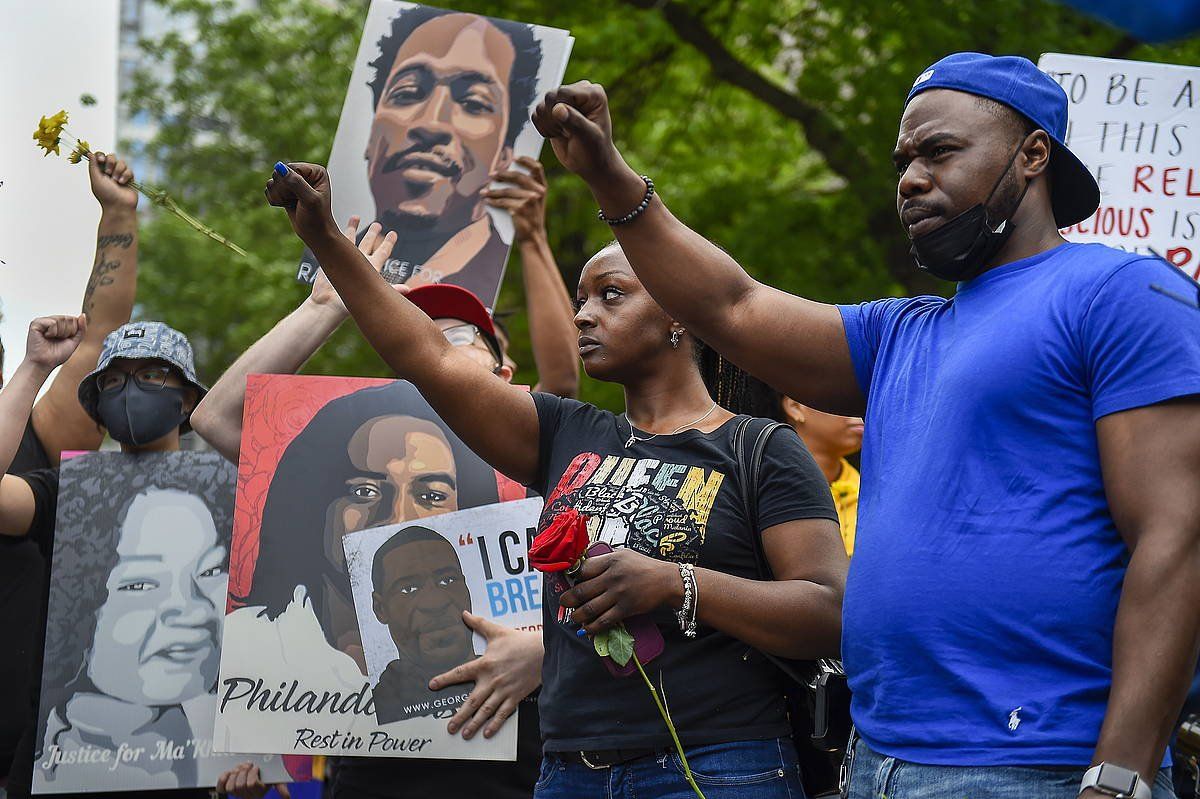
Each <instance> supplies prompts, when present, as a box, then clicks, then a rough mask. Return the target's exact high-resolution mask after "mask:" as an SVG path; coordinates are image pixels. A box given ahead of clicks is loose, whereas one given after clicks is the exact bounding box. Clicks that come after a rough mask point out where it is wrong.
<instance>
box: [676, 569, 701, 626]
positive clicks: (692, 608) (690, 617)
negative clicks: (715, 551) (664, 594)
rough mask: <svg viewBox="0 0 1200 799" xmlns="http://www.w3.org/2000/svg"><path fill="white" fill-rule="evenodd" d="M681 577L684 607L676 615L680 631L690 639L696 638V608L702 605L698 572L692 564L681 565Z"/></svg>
mask: <svg viewBox="0 0 1200 799" xmlns="http://www.w3.org/2000/svg"><path fill="white" fill-rule="evenodd" d="M679 577H680V578H681V579H682V580H683V605H682V606H681V607H680V608H679V611H678V612H677V613H676V614H675V618H676V619H678V621H679V629H680V630H682V631H683V634H684V635H686V636H687V637H688V638H695V637H696V608H697V607H699V605H700V592H699V591H698V590H697V588H696V572H695V571H694V570H693V569H692V564H690V563H680V564H679Z"/></svg>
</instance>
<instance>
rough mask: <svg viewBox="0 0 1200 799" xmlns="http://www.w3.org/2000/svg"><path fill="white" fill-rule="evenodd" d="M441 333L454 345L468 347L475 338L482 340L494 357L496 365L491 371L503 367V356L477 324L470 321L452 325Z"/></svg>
mask: <svg viewBox="0 0 1200 799" xmlns="http://www.w3.org/2000/svg"><path fill="white" fill-rule="evenodd" d="M442 335H443V336H445V337H446V341H449V342H450V343H451V344H452V345H454V346H455V347H470V346H472V345H474V344H475V342H476V340H482V341H483V345H484V346H485V347H487V351H488V352H489V353H491V355H492V357H493V358H495V359H496V367H495V368H494V369H492V371H493V372H497V373H498V372H499V371H500V369H502V368H503V367H504V358H503V357H501V355H500V353H499V352H497V347H496V345H495V344H493V343H492V339H491V338H490V337H488V336H487V334H485V333H484V332H483V331H482V330H480V329H479V326H478V325H474V324H471V323H470V322H463V323H462V324H460V325H452V326H451V327H447V328H445V329H444V330H442Z"/></svg>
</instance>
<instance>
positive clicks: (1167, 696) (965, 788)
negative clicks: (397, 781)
mask: <svg viewBox="0 0 1200 799" xmlns="http://www.w3.org/2000/svg"><path fill="white" fill-rule="evenodd" d="M914 77H915V81H914V82H913V84H912V86H911V89H909V90H906V92H905V96H904V97H902V98H897V99H898V100H903V101H904V110H903V114H902V117H901V119H900V124H899V131H898V135H897V137H896V142H895V145H894V149H893V152H892V154H891V155H892V160H893V164H894V167H895V171H896V197H895V200H896V210H897V213H898V215H899V217H900V223H901V225H902V227H903V229H904V231H905V233H906V235H907V236H908V238H909V240H910V241H911V246H912V252H913V256H914V258H915V260H916V262H917V264H918V265H919V266H920V267H921V268H922V269H924V270H926V271H927V272H928V273H929V274H931V275H933V276H936V277H938V278H941V279H944V280H946V281H948V282H949V283H950V284H953V285H948V286H947V289H948V290H953V292H954V293H953V296H952V297H950V298H949V299H946V298H943V297H935V296H925V297H914V298H910V299H884V300H879V301H876V302H865V303H860V304H854V305H832V304H826V303H821V302H814V301H811V300H807V299H803V298H800V297H796V296H793V295H790V294H787V293H785V292H782V291H778V290H776V289H773V288H771V287H769V286H765V285H763V284H761V283H758V282H757V281H755V280H754V279H753V278H751V277H750V276H749V275H748V274H746V272H745V271H744V270H743V269H742V268H741V267H740V266H739V265H738V264H737V263H736V262H735V261H734V260H733V258H732V257H730V256H729V255H728V254H726V253H724V252H723V251H721V250H720V249H719V248H718V247H716V246H714V245H713V244H711V243H710V242H708V241H707V240H705V239H704V238H703V237H702V236H700V235H698V234H696V233H695V232H693V231H691V230H689V229H688V228H687V227H686V225H684V224H683V223H682V222H680V221H679V220H678V219H676V218H675V217H674V216H672V215H671V213H670V212H669V211H668V210H667V207H666V205H665V203H664V202H663V200H662V197H661V195H660V194H658V193H657V192H656V190H655V188H656V187H655V185H654V183H653V182H652V180H651V179H650V178H649V177H643V176H641V175H639V174H638V173H637V172H635V171H634V170H633V169H631V168H630V167H629V165H628V164H626V163H625V161H624V159H623V158H622V157H621V154H620V152H619V151H618V150H617V149H616V146H615V145H614V143H613V141H614V139H613V132H612V120H611V117H610V115H609V111H608V100H607V98H606V96H605V94H604V91H603V89H602V88H601V87H600V86H597V85H595V84H592V83H588V82H586V81H585V82H581V83H575V84H572V85H570V86H563V87H560V88H559V89H556V90H554V91H551V92H549V93H548V94H547V95H546V97H545V98H544V100H543V102H542V103H541V104H540V105H539V106H538V107H537V109H536V110H535V112H534V124H535V126H536V127H537V128H538V131H539V132H540V133H542V134H543V135H544V136H545V137H546V138H547V139H549V141H550V143H551V145H552V146H553V148H554V151H555V154H556V155H557V156H558V158H559V160H560V161H561V162H562V163H563V165H564V166H565V167H566V168H567V169H569V170H570V171H572V172H575V173H576V174H578V175H580V176H581V177H582V178H583V179H584V180H585V181H586V182H587V183H588V186H589V188H590V189H591V191H592V194H593V196H595V198H596V200H597V203H598V205H599V207H600V212H601V219H602V220H606V221H609V222H610V223H612V224H613V226H614V227H613V230H614V232H615V233H616V236H617V239H618V240H619V241H620V243H621V247H622V249H623V250H624V252H625V254H626V255H627V256H628V258H629V261H630V263H631V264H632V266H633V268H634V270H635V272H636V273H637V276H638V278H640V280H641V281H642V283H643V284H644V285H645V287H646V289H647V290H648V291H649V292H650V294H651V295H652V296H653V297H654V299H655V300H656V301H657V302H658V303H659V304H660V305H661V306H662V307H663V309H664V310H665V311H666V312H667V313H668V314H670V315H671V316H672V317H673V318H675V319H676V320H677V321H678V322H679V323H680V324H682V325H684V326H686V328H687V330H688V331H689V333H691V334H692V335H695V336H697V337H698V338H700V339H702V340H703V341H705V342H706V343H707V344H709V345H711V346H712V347H714V348H715V349H716V350H717V351H718V352H720V353H721V354H722V355H723V356H725V357H726V358H728V359H729V360H731V361H733V362H734V363H737V364H738V365H739V366H741V367H744V368H746V369H747V370H748V371H750V372H751V373H752V374H754V375H755V376H756V377H758V378H760V379H762V380H764V381H765V382H766V383H768V384H770V385H772V386H773V387H775V388H776V389H778V390H780V391H782V392H783V393H785V394H787V395H788V396H790V397H794V398H795V399H796V400H797V401H799V402H802V403H804V404H805V405H807V406H810V407H815V408H817V409H819V410H823V411H826V412H831V413H836V414H842V415H854V416H865V417H866V418H867V420H868V421H867V426H866V433H865V438H864V442H863V449H862V483H861V494H860V504H859V516H858V528H857V538H856V543H855V553H854V561H853V565H852V566H851V568H850V572H849V577H848V581H847V584H846V593H845V602H844V612H843V617H842V622H843V633H842V657H843V659H844V663H845V670H846V673H847V676H848V678H849V682H850V687H851V689H852V691H853V700H852V707H851V712H852V716H853V719H854V722H855V725H856V727H857V730H858V734H859V737H858V739H857V742H856V743H852V744H851V747H850V753H849V754H850V757H849V760H848V765H849V769H848V771H849V784H848V786H847V791H848V794H849V796H850V797H852V798H853V799H862V798H864V797H868V796H870V797H878V796H880V795H881V794H886V795H887V796H888V797H889V798H890V799H911V797H922V799H950V797H953V799H961V797H963V796H991V797H1008V796H1014V797H1015V796H1036V797H1039V799H1057V798H1058V797H1062V799H1068V798H1070V799H1073V798H1074V797H1075V796H1077V795H1079V796H1085V797H1089V798H1090V797H1098V796H1115V795H1122V796H1132V797H1138V799H1147V798H1148V797H1151V796H1153V797H1154V799H1159V798H1160V797H1166V796H1170V795H1171V789H1170V782H1169V779H1167V776H1166V775H1167V771H1168V770H1169V769H1165V768H1164V767H1165V766H1169V765H1170V760H1169V757H1164V748H1165V746H1166V742H1167V740H1168V739H1169V738H1170V736H1171V732H1172V724H1173V722H1174V720H1175V719H1176V718H1177V716H1178V711H1179V708H1180V705H1181V704H1182V701H1183V697H1184V695H1185V693H1186V690H1187V686H1188V684H1189V683H1190V681H1191V677H1192V674H1193V672H1194V669H1195V660H1196V647H1197V641H1198V640H1200V615H1198V614H1196V612H1195V608H1196V606H1197V603H1200V555H1198V554H1197V553H1200V492H1197V491H1196V490H1195V487H1196V485H1197V483H1198V482H1200V459H1197V458H1196V453H1197V452H1200V401H1198V400H1197V396H1200V325H1197V324H1196V318H1195V313H1194V310H1193V309H1191V308H1189V307H1188V306H1187V305H1185V304H1183V303H1179V302H1176V301H1175V300H1174V299H1172V298H1171V297H1170V296H1168V294H1169V293H1174V294H1181V295H1189V296H1191V295H1194V293H1195V291H1196V287H1195V284H1194V283H1192V282H1191V281H1190V280H1189V279H1188V278H1187V277H1186V276H1185V275H1183V274H1182V273H1181V272H1180V271H1179V270H1177V269H1175V268H1174V267H1171V266H1170V265H1169V264H1167V263H1165V262H1164V261H1162V260H1161V259H1158V258H1155V257H1150V256H1146V255H1140V254H1137V253H1131V252H1125V251H1122V250H1117V249H1113V248H1109V247H1106V246H1103V245H1100V244H1075V243H1070V242H1067V241H1065V240H1064V238H1063V237H1062V236H1061V235H1060V233H1059V230H1060V229H1061V228H1062V227H1065V226H1067V225H1070V224H1072V223H1074V222H1077V221H1079V220H1081V219H1084V218H1086V217H1087V216H1089V215H1090V214H1092V213H1094V212H1095V210H1096V208H1097V206H1098V204H1099V201H1100V192H1099V190H1098V188H1097V185H1096V181H1095V179H1094V178H1093V176H1092V175H1091V174H1090V173H1089V171H1088V169H1087V168H1086V167H1085V166H1084V164H1083V163H1082V162H1081V161H1080V160H1079V159H1078V158H1077V157H1076V156H1075V155H1074V154H1072V153H1071V151H1070V149H1069V148H1068V147H1067V139H1066V125H1067V111H1068V100H1067V96H1066V94H1065V92H1064V91H1063V89H1062V88H1061V87H1060V86H1059V85H1058V84H1057V82H1055V81H1054V80H1053V79H1052V78H1050V77H1049V76H1047V75H1046V74H1044V73H1042V72H1041V71H1039V70H1038V69H1037V67H1036V66H1035V65H1034V64H1033V63H1032V62H1031V61H1029V60H1028V59H1026V58H1021V57H1016V56H1001V57H996V56H991V55H985V54H981V53H955V54H953V55H949V56H947V57H945V58H943V59H941V60H939V61H937V62H936V63H934V64H932V65H930V66H929V67H928V68H927V69H925V70H923V71H922V72H921V73H920V74H918V75H916V76H914ZM880 155H882V153H881V154H880ZM665 188H666V187H664V190H665ZM547 796H549V794H547ZM539 799H541V795H540V793H539Z"/></svg>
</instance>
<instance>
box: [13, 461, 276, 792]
mask: <svg viewBox="0 0 1200 799" xmlns="http://www.w3.org/2000/svg"><path fill="white" fill-rule="evenodd" d="M60 474H61V481H60V492H59V500H58V519H57V525H56V528H55V530H56V531H55V538H54V550H53V555H52V557H53V563H52V571H51V574H52V575H53V579H52V580H51V582H50V596H49V605H48V610H47V622H46V649H45V665H44V667H43V677H42V693H41V702H40V707H39V713H38V737H37V752H36V762H35V769H34V783H33V792H34V793H38V794H47V793H68V792H70V793H74V792H80V791H113V790H128V791H136V790H150V789H159V788H202V787H212V786H214V785H215V784H216V781H217V778H218V777H219V776H220V775H221V773H222V772H224V771H226V770H228V769H230V768H232V767H233V766H234V765H236V764H237V763H239V762H244V761H245V759H246V758H245V757H244V756H242V757H232V756H221V755H217V754H214V751H213V746H212V730H213V723H214V717H215V714H216V706H217V694H216V689H217V668H218V664H219V660H220V640H221V623H222V620H223V610H224V607H225V604H226V582H227V579H228V562H229V548H230V535H231V530H232V523H233V500H234V493H233V492H234V478H235V473H234V468H233V466H232V465H230V464H228V463H227V462H226V461H225V460H224V459H222V458H221V457H220V456H218V455H217V454H216V453H213V452H209V453H200V452H170V453H154V454H147V455H126V454H122V453H117V452H101V453H91V454H87V455H82V456H79V457H76V458H72V459H70V460H67V461H64V463H63V465H62V470H61V473H60ZM251 759H257V761H258V762H259V764H260V765H261V767H262V768H263V772H264V775H265V776H266V777H267V778H268V779H269V780H273V781H287V780H288V779H289V777H288V774H287V771H286V770H285V768H284V765H283V762H282V760H281V758H280V757H278V756H274V755H272V756H256V757H254V758H251Z"/></svg>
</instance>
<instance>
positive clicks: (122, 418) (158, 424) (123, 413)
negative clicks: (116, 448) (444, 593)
mask: <svg viewBox="0 0 1200 799" xmlns="http://www.w3.org/2000/svg"><path fill="white" fill-rule="evenodd" d="M183 397H184V390H183V389H182V388H174V387H172V386H163V387H162V388H160V389H158V390H157V391H147V390H146V389H144V388H142V387H141V386H139V385H138V384H137V381H136V380H134V379H133V378H132V377H130V378H129V379H127V380H126V381H125V385H124V386H122V387H121V389H120V390H118V391H113V392H111V393H107V394H101V395H100V401H99V402H98V403H97V406H96V413H97V415H99V417H100V422H101V423H102V424H103V425H104V427H105V429H106V430H108V434H109V435H110V436H112V437H113V440H114V441H119V442H121V443H122V444H128V445H130V446H134V447H141V446H145V445H146V444H149V443H151V442H152V441H157V440H158V439H160V438H162V437H163V436H165V435H166V434H167V433H169V432H171V431H172V430H174V429H175V428H176V427H179V425H180V424H182V423H183V421H184V420H185V419H187V416H188V415H187V414H186V413H184V412H183Z"/></svg>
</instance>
